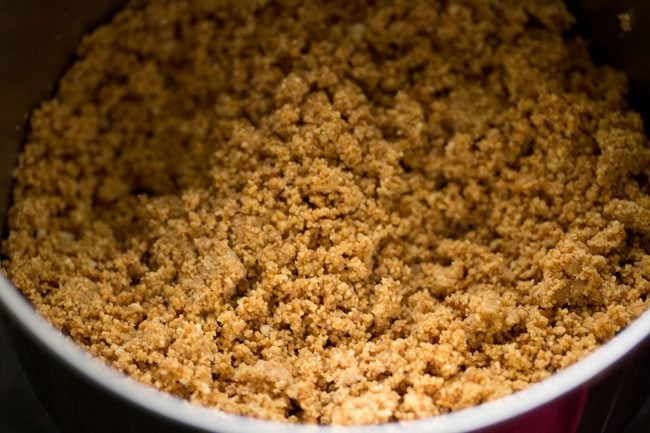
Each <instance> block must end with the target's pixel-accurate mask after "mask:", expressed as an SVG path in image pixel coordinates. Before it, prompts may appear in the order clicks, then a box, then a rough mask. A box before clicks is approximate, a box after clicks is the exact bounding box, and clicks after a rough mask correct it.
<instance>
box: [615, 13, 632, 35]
mask: <svg viewBox="0 0 650 433" xmlns="http://www.w3.org/2000/svg"><path fill="white" fill-rule="evenodd" d="M617 17H618V24H619V25H620V26H621V30H623V31H624V32H631V31H632V17H631V16H630V13H629V12H625V13H622V14H618V15H617Z"/></svg>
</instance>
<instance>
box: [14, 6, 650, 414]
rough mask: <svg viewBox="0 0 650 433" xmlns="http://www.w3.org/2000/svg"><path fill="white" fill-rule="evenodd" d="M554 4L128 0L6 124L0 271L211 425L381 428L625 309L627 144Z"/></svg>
mask: <svg viewBox="0 0 650 433" xmlns="http://www.w3.org/2000/svg"><path fill="white" fill-rule="evenodd" d="M572 22H573V19H572V17H571V16H570V15H569V13H568V12H567V10H566V9H565V6H564V5H563V3H562V2H560V1H547V0H509V1H502V0H492V1H489V0H449V1H444V2H433V1H407V0H403V1H384V0H378V1H372V2H361V1H355V0H342V1H322V2H321V1H308V0H304V1H299V0H285V1H265V0H260V1H245V2H234V1H218V0H217V1H162V0H147V1H134V2H131V3H130V4H129V5H128V6H127V7H126V8H125V9H124V10H122V11H121V12H120V13H118V14H117V15H116V16H115V18H114V19H113V20H112V21H111V22H110V23H109V24H107V25H105V26H103V27H100V28H99V29H98V30H96V31H95V32H94V33H92V34H91V35H90V36H87V37H86V38H85V39H84V40H83V42H82V44H81V46H80V48H79V51H78V53H77V54H78V59H77V61H76V62H75V63H74V64H73V65H72V67H71V68H70V69H69V71H68V72H67V73H66V75H65V77H64V78H63V80H62V81H61V84H60V88H59V91H58V94H57V95H56V96H55V97H54V98H53V99H52V100H50V101H48V102H45V103H44V104H43V105H42V106H41V107H40V108H39V109H38V110H36V112H35V113H34V115H33V118H32V131H31V134H30V136H29V139H28V142H27V144H26V147H25V149H24V153H23V155H22V157H21V159H20V163H19V167H18V169H17V171H16V176H17V184H16V189H15V203H14V205H13V209H12V210H11V214H10V219H9V224H10V233H9V237H8V239H7V240H6V241H5V243H4V245H3V251H4V254H5V255H6V260H5V261H4V267H5V268H6V271H7V273H8V275H9V277H10V278H11V279H12V281H13V282H14V283H15V284H16V285H17V286H18V287H19V288H20V289H22V291H23V292H24V293H25V294H26V295H27V297H28V298H29V299H30V300H31V301H32V302H33V303H34V305H35V306H36V308H37V309H38V311H39V312H41V313H42V314H43V315H44V316H45V317H47V318H48V319H49V320H50V321H51V322H52V323H53V324H54V325H55V326H56V327H57V328H59V329H61V330H62V331H63V332H64V333H66V334H68V335H70V337H71V338H72V339H74V341H76V342H77V343H78V344H79V345H81V346H82V347H84V348H85V349H87V350H88V351H89V352H91V353H92V354H93V355H95V356H97V357H98V358H100V359H102V360H104V361H105V362H107V363H108V364H111V365H113V366H114V367H116V368H117V369H119V370H121V371H123V372H125V373H127V374H129V375H131V376H133V377H134V378H136V379H138V380H139V381H141V382H144V383H146V384H150V385H152V386H154V387H156V388H159V389H161V390H164V391H167V392H170V393H172V394H174V395H177V396H180V397H183V398H187V399H190V400H191V401H193V402H197V403H200V404H203V405H207V406H213V407H216V408H219V409H222V410H224V411H227V412H232V413H238V414H243V415H250V416H254V417H260V418H266V419H274V420H282V421H289V422H306V423H322V424H330V423H336V424H366V423H383V422H388V421H394V420H408V419H413V418H420V417H425V416H432V415H437V414H442V413H445V412H449V411H452V410H456V409H461V408H465V407H469V406H472V405H476V404H479V403H482V402H485V401H488V400H492V399H495V398H498V397H501V396H504V395H507V394H510V393H512V392H514V391H517V390H520V389H522V388H526V387H527V386H529V385H530V384H532V383H534V382H537V381H540V380H542V379H544V378H546V377H548V376H549V375H551V374H553V373H554V372H556V371H558V370H560V369H562V368H564V367H566V366H568V365H570V364H572V363H574V362H576V361H578V360H579V359H580V358H582V357H584V356H585V355H587V354H588V353H590V352H591V351H593V350H594V349H595V348H596V347H598V346H599V345H600V344H602V343H604V342H605V341H607V340H608V339H610V338H611V337H612V336H613V335H615V334H616V333H617V332H618V331H619V330H620V329H622V328H623V327H625V326H626V325H627V324H628V323H630V321H632V320H633V319H634V318H636V317H637V316H639V315H640V314H641V313H642V312H643V311H645V310H646V309H647V308H648V307H649V306H650V300H649V299H648V293H649V292H650V196H649V193H650V183H649V182H648V176H649V175H650V147H649V146H648V140H647V139H646V137H645V136H644V133H643V125H642V120H641V118H640V116H639V115H638V114H636V113H633V112H631V111H629V109H628V108H627V105H626V102H625V100H624V96H625V92H626V79H625V78H624V76H623V75H622V74H621V73H619V72H616V71H614V70H612V69H610V68H608V67H604V66H595V65H594V64H593V62H592V61H591V60H590V57H589V54H588V51H587V48H586V43H585V41H584V40H582V39H580V38H577V37H575V36H571V33H570V32H567V31H568V30H569V29H570V27H571V25H572Z"/></svg>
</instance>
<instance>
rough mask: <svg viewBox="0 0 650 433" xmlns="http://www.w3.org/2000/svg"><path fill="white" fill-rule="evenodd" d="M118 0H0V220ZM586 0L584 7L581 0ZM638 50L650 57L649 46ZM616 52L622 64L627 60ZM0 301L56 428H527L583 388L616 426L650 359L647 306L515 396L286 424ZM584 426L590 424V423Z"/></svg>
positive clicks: (12, 294)
mask: <svg viewBox="0 0 650 433" xmlns="http://www.w3.org/2000/svg"><path fill="white" fill-rule="evenodd" d="M590 1H592V2H593V3H589V2H590ZM599 1H600V0H584V1H581V0H577V1H576V2H574V3H575V6H576V7H577V8H578V9H579V10H580V11H581V13H583V14H584V16H585V17H587V16H589V15H588V11H589V10H591V12H593V9H589V8H592V7H593V8H595V7H597V4H598V3H599ZM120 3H121V1H119V0H105V1H93V2H87V1H82V0H67V1H63V0H61V1H52V0H40V1H39V0H23V1H21V0H4V1H3V0H0V104H1V109H0V222H2V221H4V220H5V216H6V210H7V207H8V203H9V191H10V187H11V185H10V183H11V182H10V178H11V176H10V173H11V170H12V167H13V166H14V164H15V158H16V155H17V152H18V149H19V146H20V144H21V142H22V140H23V134H24V128H25V121H26V113H29V112H30V110H31V109H32V108H33V107H34V106H35V105H36V104H37V103H38V101H40V100H42V99H44V98H46V97H47V96H48V95H50V94H52V91H53V83H55V82H56V79H57V78H58V76H59V75H60V73H61V71H62V70H63V68H64V67H65V65H66V64H67V63H68V62H69V61H70V60H71V58H72V56H73V54H72V53H73V48H74V46H75V45H76V43H77V41H78V38H79V37H80V35H82V34H83V33H84V32H85V31H87V30H88V29H90V28H92V27H94V26H95V25H96V24H97V23H99V22H101V21H102V20H103V19H105V18H106V17H107V16H109V15H110V13H111V11H112V10H114V9H115V8H116V6H118V5H119V4H120ZM587 3H589V5H588V6H587V9H584V10H583V9H581V7H584V5H585V4H587ZM600 3H602V4H611V3H616V4H619V5H620V4H626V3H630V4H631V3H635V2H634V1H630V2H625V1H616V2H614V1H613V0H612V1H609V2H608V1H605V0H603V1H600ZM637 3H640V2H637ZM645 3H646V4H648V2H645ZM617 13H618V12H617ZM605 16H606V17H607V16H608V15H605ZM636 16H637V17H638V16H639V15H638V14H637V15H636ZM586 19H587V21H584V22H585V23H597V22H598V20H597V19H596V21H590V19H589V18H586ZM636 19H637V20H638V19H639V18H636ZM617 20H618V18H617ZM617 22H618V21H617ZM591 25H594V26H599V25H600V24H591ZM585 27H589V25H586V26H585ZM641 28H642V27H639V29H641ZM623 37H627V36H623ZM605 39H607V38H605ZM648 40H650V39H648ZM617 41H618V40H617ZM610 42H611V41H610ZM618 42H620V41H618ZM618 42H617V43H618ZM648 47H650V45H646V49H645V51H644V53H645V52H649V51H650V50H649V49H648ZM644 57H645V58H648V56H647V55H644ZM623 58H624V57H622V59H623ZM619 61H621V62H623V63H621V64H623V65H625V64H627V63H625V61H624V60H619ZM632 63H634V65H636V63H639V64H642V63H643V62H641V61H639V62H636V63H635V62H632ZM634 65H633V66H634ZM637 66H638V65H637ZM643 70H644V69H643V67H638V68H636V69H634V71H636V72H633V78H635V80H636V82H637V84H638V86H639V88H641V89H642V88H643V86H644V84H643V83H645V82H646V81H644V79H643V78H644V77H645V78H650V73H648V74H647V75H644V74H643V72H642V71H643ZM648 82H649V83H650V80H648ZM641 93H642V92H641V91H640V92H639V93H638V94H641ZM0 310H3V311H2V314H1V318H2V319H3V320H4V321H5V322H6V323H7V325H8V327H9V329H10V335H11V337H12V339H13V341H14V343H15V346H16V348H17V350H18V352H19V354H20V356H21V359H22V361H23V363H24V365H25V367H26V370H27V371H28V372H29V373H30V374H31V375H32V380H33V382H34V384H35V387H36V389H37V390H38V391H39V393H40V396H41V398H42V400H43V401H44V403H45V404H46V406H47V407H48V408H49V409H50V411H51V412H52V413H53V415H54V417H55V419H56V420H57V422H58V424H59V426H60V427H61V429H62V431H64V432H70V433H71V432H90V431H92V432H100V433H101V432H111V433H112V432H114V431H124V432H139V433H143V432H156V433H161V432H167V431H169V432H174V433H181V432H223V433H226V432H232V433H235V432H237V433H239V432H243V433H245V432H260V431H265V432H267V433H275V432H277V433H280V432H287V431H293V432H300V433H303V432H312V431H313V432H318V433H330V432H335V431H336V432H338V431H341V432H345V433H357V432H368V433H369V432H373V433H375V432H376V433H380V432H381V433H383V432H406V431H409V432H438V433H445V432H446V433H452V432H456V433H460V432H470V431H477V432H478V431H480V432H485V433H496V432H499V433H503V432H516V431H517V432H518V431H526V432H529V433H530V432H542V431H549V430H548V429H545V428H546V427H545V426H544V425H540V424H539V420H540V413H541V414H543V413H545V412H543V411H544V410H548V409H549V407H550V408H554V407H564V408H566V407H570V408H571V407H574V406H575V405H576V404H582V403H584V401H583V400H581V399H582V398H583V396H584V398H588V400H587V402H586V404H587V406H586V407H587V409H589V407H590V404H592V403H593V401H595V400H594V395H596V394H598V395H600V397H601V398H602V400H603V401H602V405H600V404H599V405H596V406H593V407H594V408H593V409H592V411H593V412H594V416H596V415H598V416H601V415H602V420H601V421H599V422H598V425H600V426H601V427H599V429H601V431H607V432H610V431H611V432H615V431H620V430H616V428H618V427H620V425H622V424H620V423H622V422H624V421H625V420H624V419H623V420H620V419H619V418H624V417H625V415H619V413H620V414H624V412H619V409H616V407H617V406H616V402H617V395H618V396H620V395H621V393H625V392H628V388H624V386H630V388H629V389H630V390H634V389H635V388H634V384H635V383H643V382H639V380H640V379H639V377H640V376H638V375H637V373H639V371H640V370H643V368H644V366H647V364H648V363H647V357H648V353H649V352H648V338H649V337H648V336H650V312H648V313H646V314H645V315H644V316H642V317H641V318H640V319H639V320H637V321H636V322H635V323H633V324H632V325H631V326H630V327H628V328H627V329H626V330H624V331H623V332H621V333H620V334H619V335H618V336H617V337H615V338H614V339H613V340H612V341H611V342H609V343H608V344H607V345H605V346H603V347H602V348H601V349H599V350H598V351H596V352H595V353H594V354H592V355H591V356H589V357H587V358H586V359H584V360H583V361H581V362H579V363H578V364H576V365H574V366H573V367H570V368H568V369H566V370H564V371H562V372H560V373H559V374H556V375H555V376H553V377H551V378H550V379H548V380H545V381H543V382H542V383H540V384H537V385H535V386H533V387H531V388H529V389H527V390H525V391H523V392H520V393H517V394H515V395H513V396H510V397H506V398H504V399H501V400H498V401H495V402H491V403H488V404H485V405H482V406H479V407H475V408H471V409H467V410H464V411H460V412H456V413H453V414H450V415H444V416H440V417H436V418H431V419H425V420H420V421H414V422H408V423H402V424H388V425H382V426H371V427H355V428H341V427H316V426H295V425H294V426H287V425H284V424H278V423H272V422H265V421H259V420H255V419H251V418H244V417H239V416H234V415H228V414H224V413H221V412H219V411H215V410H207V409H204V408H201V407H198V406H194V405H191V404H188V403H187V402H184V401H180V400H178V399H176V398H173V397H170V396H167V395H164V394H162V393H159V392H157V391H155V390H152V389H149V388H147V387H145V386H143V385H140V384H138V383H136V382H134V381H132V380H131V379H129V378H127V377H125V376H123V375H120V374H118V373H116V372H115V371H113V370H112V369H110V368H108V367H106V366H104V365H102V364H101V363H100V362H99V361H97V360H95V359H92V358H91V357H90V356H89V355H88V354H86V353H85V352H83V351H82V350H81V349H79V348H78V347H77V346H75V345H74V344H73V343H72V342H70V341H69V340H68V339H67V338H65V337H64V336H63V335H62V334H60V333H59V332H57V331H56V330H54V329H53V328H52V327H51V326H49V324H47V323H46V322H45V320H44V319H42V318H41V317H40V316H38V315H37V314H36V313H35V311H34V310H33V308H32V307H31V305H30V304H29V303H27V302H26V301H25V299H24V298H23V297H22V295H20V294H19V292H18V291H17V290H15V288H13V286H12V285H11V283H10V282H9V281H7V280H6V279H4V278H1V277H0ZM646 370H647V369H646ZM646 376H647V375H646ZM624 379H625V380H624ZM608 381H611V382H613V383H614V384H619V383H620V384H622V385H620V390H619V391H615V393H616V392H618V394H617V395H614V394H615V393H614V394H609V391H607V392H603V391H598V390H599V389H605V388H602V386H603V384H606V383H607V382H608ZM626 384H627V385H626ZM599 387H601V388H599ZM615 388H616V387H615ZM606 389H609V388H606ZM616 389H618V388H616ZM567 404H569V406H567ZM571 405H573V406H571ZM601 407H602V408H605V409H600V408H601ZM615 409H616V411H615ZM596 411H600V412H603V413H599V414H596V413H595V412H596ZM608 411H609V412H608ZM610 412H611V413H610ZM542 419H543V418H542ZM583 421H584V420H583ZM603 423H604V424H605V426H603ZM583 425H585V424H584V423H583ZM584 428H585V429H586V428H587V427H584ZM581 431H582V430H581ZM584 431H585V432H589V431H593V430H591V428H589V430H584Z"/></svg>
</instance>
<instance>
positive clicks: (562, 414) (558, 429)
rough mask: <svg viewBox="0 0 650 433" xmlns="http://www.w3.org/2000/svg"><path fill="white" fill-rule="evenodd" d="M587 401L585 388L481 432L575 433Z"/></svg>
mask: <svg viewBox="0 0 650 433" xmlns="http://www.w3.org/2000/svg"><path fill="white" fill-rule="evenodd" d="M586 401H587V388H586V387H583V388H580V389H578V390H576V391H574V392H572V393H571V394H568V395H566V396H564V397H561V398H559V399H557V400H554V401H552V402H551V403H548V404H547V405H545V406H543V407H541V408H539V409H535V410H533V411H532V412H529V413H526V414H524V415H521V416H520V417H517V418H515V419H513V420H512V421H509V422H508V423H506V424H502V425H499V426H495V427H491V428H488V429H485V430H481V432H484V433H575V432H576V430H577V429H578V424H579V423H580V419H581V418H582V414H583V411H584V408H585V403H586Z"/></svg>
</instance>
